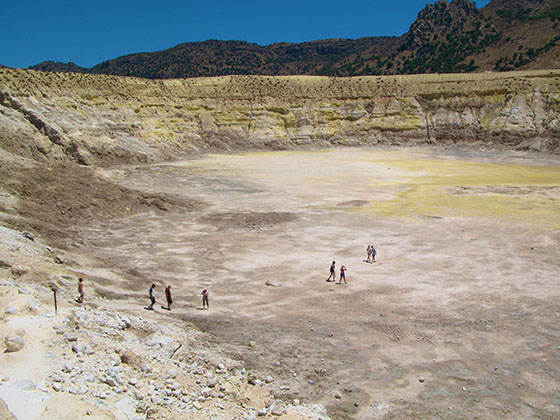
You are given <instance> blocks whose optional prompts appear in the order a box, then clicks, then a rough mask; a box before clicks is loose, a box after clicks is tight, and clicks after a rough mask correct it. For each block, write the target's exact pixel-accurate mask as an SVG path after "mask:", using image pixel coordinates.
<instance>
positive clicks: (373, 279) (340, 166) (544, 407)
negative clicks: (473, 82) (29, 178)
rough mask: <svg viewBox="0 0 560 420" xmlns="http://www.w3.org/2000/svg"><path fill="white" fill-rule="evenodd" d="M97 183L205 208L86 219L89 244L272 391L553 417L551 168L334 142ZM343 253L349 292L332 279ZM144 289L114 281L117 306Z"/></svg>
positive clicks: (342, 409)
mask: <svg viewBox="0 0 560 420" xmlns="http://www.w3.org/2000/svg"><path fill="white" fill-rule="evenodd" d="M104 175H105V176H107V177H109V178H110V179H113V180H115V181H116V182H118V183H120V184H122V185H124V186H126V187H129V188H134V189H138V190H141V191H145V192H150V193H153V192H158V193H170V194H173V195H177V196H182V197H185V198H188V199H195V200H199V201H201V202H203V203H204V205H202V206H200V208H198V209H196V210H194V211H192V212H188V213H184V214H165V213H161V212H160V213H155V212H154V213H149V214H141V215H134V216H129V217H123V218H119V219H115V220H112V221H105V222H100V223H95V224H92V225H90V226H85V227H83V232H82V233H83V236H84V237H85V238H87V239H86V241H85V250H86V251H87V252H88V253H91V255H94V256H96V257H100V258H102V259H103V260H104V261H106V262H107V264H108V265H113V266H117V267H120V268H123V269H128V270H132V269H133V270H136V272H139V273H142V274H143V275H144V276H145V277H147V278H150V279H152V280H151V281H153V282H155V283H157V284H159V285H161V287H159V288H158V292H159V294H160V295H159V296H158V298H159V299H160V300H161V301H163V300H164V298H163V295H162V292H163V286H164V285H167V284H171V285H172V288H173V291H174V295H175V302H176V303H175V304H174V305H175V306H174V308H173V311H172V312H171V313H169V316H176V317H181V318H183V319H186V320H189V321H191V322H193V323H195V324H196V325H198V326H199V327H200V328H202V329H203V330H204V331H207V332H209V333H210V336H211V337H213V338H212V339H213V340H214V341H215V342H216V343H217V344H219V345H220V346H221V347H222V348H223V349H224V351H225V352H228V353H230V354H232V355H234V356H236V357H241V358H242V359H244V360H246V361H247V363H248V364H249V365H250V366H251V367H254V368H257V369H259V370H260V371H263V372H270V373H271V374H273V375H274V377H275V378H278V379H277V380H276V381H275V386H277V390H276V392H277V395H283V396H285V397H288V398H298V399H299V400H301V401H302V402H306V403H317V402H318V403H322V404H325V405H326V406H327V407H328V408H329V410H330V412H331V413H332V415H333V416H334V418H347V417H352V418H368V419H371V418H420V417H425V418H436V417H437V418H440V417H441V418H477V416H478V418H509V416H511V418H555V417H557V416H559V415H560V399H559V397H558V396H559V395H560V368H559V366H560V365H559V363H558V361H559V357H560V327H559V325H560V322H559V321H560V319H559V316H560V304H559V302H560V299H559V297H560V287H559V286H560V280H559V278H560V276H558V273H560V160H558V159H557V158H548V159H545V158H543V157H542V156H541V157H534V156H529V155H524V154H520V153H513V152H511V153H509V154H504V153H501V154H497V153H490V152H488V153H482V152H480V153H476V154H475V153H474V152H458V151H435V150H432V149H390V150H389V149H387V150H383V149H339V150H327V151H315V152H270V153H250V154H236V155H208V156H206V157H204V158H200V159H195V160H188V161H183V162H175V163H170V164H164V165H155V166H134V167H130V166H128V167H119V168H115V169H112V170H108V171H105V174H104ZM371 244H373V245H375V248H376V249H377V253H378V255H377V262H376V263H367V262H365V259H366V252H365V250H366V247H367V245H371ZM333 260H334V261H336V265H337V274H338V269H339V267H340V265H344V266H346V267H347V269H348V271H347V281H348V284H342V285H339V284H335V283H332V282H326V281H325V280H326V279H327V276H328V274H329V265H330V263H331V262H332V261H333ZM337 282H338V275H337ZM148 286H149V284H128V285H120V286H119V285H113V286H112V287H113V288H114V290H115V291H117V292H120V293H122V294H123V295H126V296H128V300H126V301H123V300H118V301H115V305H116V306H119V305H120V306H122V305H128V306H129V307H135V306H137V307H138V310H139V311H142V310H143V309H142V307H143V306H145V305H146V302H145V301H146V299H145V298H141V297H140V296H143V295H145V293H146V290H147V288H148ZM204 287H207V288H208V289H209V291H210V310H209V311H201V310H197V309H198V308H199V307H200V305H201V302H200V292H201V290H202V288H204ZM157 308H158V310H159V304H158V306H157ZM252 342H254V343H252ZM418 416H420V417H418Z"/></svg>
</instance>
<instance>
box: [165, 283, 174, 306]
mask: <svg viewBox="0 0 560 420" xmlns="http://www.w3.org/2000/svg"><path fill="white" fill-rule="evenodd" d="M165 299H166V300H167V310H168V311H170V310H171V304H172V303H173V298H172V297H171V286H167V287H166V288H165Z"/></svg>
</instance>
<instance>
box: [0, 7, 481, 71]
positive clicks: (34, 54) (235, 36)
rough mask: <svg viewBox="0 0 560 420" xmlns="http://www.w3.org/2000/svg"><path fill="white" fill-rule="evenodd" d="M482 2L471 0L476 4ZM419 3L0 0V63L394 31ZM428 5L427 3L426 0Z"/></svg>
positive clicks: (87, 60)
mask: <svg viewBox="0 0 560 420" xmlns="http://www.w3.org/2000/svg"><path fill="white" fill-rule="evenodd" d="M488 2H489V0H477V1H475V3H476V4H477V6H478V7H479V8H480V7H484V6H485V5H486V4H487V3H488ZM427 3H428V1H427V0H401V1H394V0H393V1H392V0H383V1H379V0H369V1H368V0H350V1H347V2H341V1H340V0H337V1H334V0H284V1H274V2H270V1H266V0H264V1H263V0H259V1H257V0H237V1H235V0H227V1H224V0H206V1H204V0H197V1H172V0H150V1H146V0H135V1H131V0H111V1H109V0H97V1H92V0H89V1H88V0H73V1H69V0H28V1H25V2H23V1H14V0H0V16H2V32H3V34H2V36H1V37H0V64H4V65H6V66H10V67H24V68H25V67H28V66H31V65H34V64H38V63H40V62H42V61H47V60H52V61H60V62H64V63H66V62H69V61H73V62H74V63H76V64H78V65H80V66H82V67H92V66H94V65H95V64H98V63H100V62H102V61H105V60H109V59H113V58H116V57H119V56H121V55H125V54H131V53H136V52H149V51H158V50H163V49H166V48H170V47H173V46H175V45H177V44H180V43H183V42H191V41H205V40H207V39H219V40H242V41H248V42H254V43H257V44H259V45H268V44H271V43H274V42H294V43H298V42H305V41H313V40H318V39H326V38H351V39H355V38H361V37H366V36H381V35H386V36H399V35H402V34H403V33H405V32H406V31H408V28H409V27H410V25H411V24H412V22H414V20H415V18H416V16H417V15H418V12H419V11H420V10H421V9H422V8H424V6H426V4H427ZM430 3H433V1H430Z"/></svg>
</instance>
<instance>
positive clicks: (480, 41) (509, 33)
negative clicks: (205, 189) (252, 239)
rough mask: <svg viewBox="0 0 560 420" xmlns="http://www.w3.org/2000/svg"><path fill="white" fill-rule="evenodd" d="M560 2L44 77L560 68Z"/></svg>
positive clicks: (452, 6)
mask: <svg viewBox="0 0 560 420" xmlns="http://www.w3.org/2000/svg"><path fill="white" fill-rule="evenodd" d="M558 22H560V0H519V1H516V2H510V1H503V0H492V1H491V2H490V3H489V4H488V5H487V6H486V7H484V8H482V9H478V8H477V7H476V5H475V3H473V2H472V1H470V0H451V1H450V2H448V1H447V0H440V1H437V2H436V3H434V4H428V5H427V6H426V7H425V8H424V9H422V10H421V11H420V12H419V13H418V16H417V18H416V20H415V21H414V22H413V23H412V25H411V26H410V29H409V31H408V32H407V33H405V34H403V35H402V36H400V37H363V38H358V39H343V38H336V39H326V40H317V41H308V42H303V43H298V44H293V43H286V42H277V43H273V44H269V45H267V46H261V45H258V44H256V43H249V42H247V41H220V40H215V39H211V40H207V41H201V42H186V43H181V44H178V45H176V46H174V47H171V48H169V49H166V50H162V51H155V52H147V53H146V52H143V53H132V54H127V55H124V56H121V57H118V58H116V59H113V60H107V61H104V62H102V63H99V64H97V65H95V66H93V67H92V68H90V69H87V68H83V67H79V66H77V65H76V64H74V63H66V64H63V63H54V62H52V61H48V62H44V63H40V64H37V65H35V66H31V67H30V68H31V69H34V70H41V71H66V72H79V73H93V74H112V75H119V76H135V77H143V78H149V79H173V78H189V77H213V76H226V75H318V76H360V75H391V74H417V73H438V72H446V73H448V72H459V73H463V72H482V71H510V70H516V69H519V70H532V69H549V68H557V67H559V64H560V28H559V25H558Z"/></svg>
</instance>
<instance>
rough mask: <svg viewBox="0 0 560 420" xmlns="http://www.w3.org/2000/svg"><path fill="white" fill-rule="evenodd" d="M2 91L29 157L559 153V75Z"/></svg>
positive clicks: (20, 85) (16, 77) (0, 98)
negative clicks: (442, 149) (438, 150)
mask: <svg viewBox="0 0 560 420" xmlns="http://www.w3.org/2000/svg"><path fill="white" fill-rule="evenodd" d="M0 86H1V88H0V121H1V124H0V145H1V147H2V148H4V149H5V150H6V151H9V152H12V153H15V154H18V155H22V156H26V157H32V158H35V159H56V158H64V159H66V158H70V159H73V160H76V161H78V162H81V163H84V164H101V163H108V162H119V161H120V162H134V161H138V162H147V161H155V160H161V159H168V158H173V157H176V156H178V155H184V154H189V153H196V152H204V151H209V150H221V151H230V150H247V149H290V148H298V147H329V146H334V145H348V146H350V145H352V146H354V145H375V144H411V145H412V144H441V145H445V144H451V143H458V144H464V145H474V146H484V147H499V148H502V147H503V148H518V149H533V150H540V151H546V152H559V151H560V144H559V140H558V139H559V137H560V113H559V110H560V71H534V72H513V73H501V74H490V73H487V74H469V75H421V76H420V75H418V76H385V77H376V76H371V77H356V78H338V79H337V78H326V77H305V76H299V77H296V76H292V77H272V76H228V77H217V78H200V79H184V80H165V81H164V80H158V81H151V80H144V79H135V78H122V77H116V76H101V75H84V74H63V73H43V72H36V71H30V70H12V69H0Z"/></svg>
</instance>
